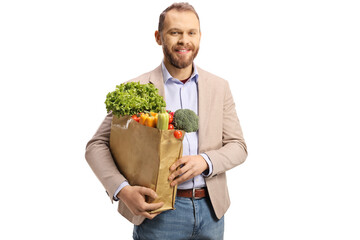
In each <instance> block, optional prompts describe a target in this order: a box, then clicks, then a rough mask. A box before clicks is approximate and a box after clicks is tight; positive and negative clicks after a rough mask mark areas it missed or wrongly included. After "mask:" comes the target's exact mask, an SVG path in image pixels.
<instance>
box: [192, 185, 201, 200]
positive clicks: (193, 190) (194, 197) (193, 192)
mask: <svg viewBox="0 0 360 240" xmlns="http://www.w3.org/2000/svg"><path fill="white" fill-rule="evenodd" d="M196 189H198V188H193V189H192V199H195V200H196V199H200V197H196V196H195V191H196Z"/></svg>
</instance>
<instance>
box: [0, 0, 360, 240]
mask: <svg viewBox="0 0 360 240" xmlns="http://www.w3.org/2000/svg"><path fill="white" fill-rule="evenodd" d="M235 2H236V5H235ZM171 3H172V2H171V1H144V0H142V1H126V2H125V1H80V0H71V1H70V0H63V1H39V0H37V1H16V0H14V1H1V3H0V35H1V37H0V79H1V87H0V104H1V112H2V114H1V115H2V117H1V124H0V136H1V138H0V146H1V151H0V154H1V156H0V160H1V162H0V185H1V186H0V193H1V200H0V201H1V204H0V218H1V222H2V224H1V231H0V238H1V239H131V235H132V225H131V224H130V223H128V222H127V221H126V220H125V219H123V218H122V217H121V216H120V215H119V214H118V213H117V212H116V204H114V205H112V204H111V203H110V201H109V199H108V197H107V195H106V194H105V190H104V189H103V187H102V185H101V184H100V182H99V181H98V180H97V179H96V177H95V175H94V174H93V173H92V171H91V169H90V167H89V166H88V165H87V163H86V161H85V158H84V152H85V145H86V143H87V141H88V140H89V139H90V138H91V137H92V135H93V134H94V133H95V131H96V129H97V127H98V126H99V124H100V123H101V121H102V120H103V118H104V117H105V114H106V110H105V105H104V101H105V96H106V94H107V93H108V92H110V91H113V89H114V88H115V85H117V84H119V83H121V82H123V81H125V80H128V79H130V78H133V77H136V76H138V75H140V74H142V73H144V72H147V71H150V70H152V69H153V68H155V67H156V66H158V65H159V64H160V62H161V60H162V50H161V47H160V46H158V45H157V44H156V43H155V40H154V31H155V30H156V28H157V24H158V16H159V14H160V13H161V11H162V10H164V9H165V8H166V7H167V6H168V5H170V4H171ZM190 3H191V4H193V6H194V7H195V8H196V10H197V11H198V14H199V16H200V20H201V29H202V40H201V47H200V52H199V55H198V57H197V59H196V63H197V64H198V65H199V66H201V67H202V68H204V69H206V70H208V71H210V72H212V73H214V74H216V75H219V76H221V77H223V78H225V79H227V80H228V81H229V82H230V86H231V88H232V93H233V95H234V99H235V102H236V108H237V111H238V115H239V118H240V122H241V125H242V127H243V131H244V136H245V139H246V142H247V144H248V151H249V157H248V159H247V161H246V162H245V163H244V164H243V165H241V166H239V167H237V168H235V169H233V170H230V171H229V172H228V185H229V189H230V195H231V200H232V205H231V207H230V209H229V211H228V213H227V214H226V219H225V222H226V223H225V225H226V227H225V239H244V240H258V239H259V240H260V239H277V240H280V239H284V240H285V239H286V240H288V239H347V240H350V239H360V230H359V226H360V206H359V203H360V174H359V172H360V164H359V161H360V153H359V144H360V141H359V135H360V127H359V124H360V116H359V103H360V97H359V95H360V94H359V90H360V89H359V86H358V85H357V83H358V82H359V80H360V73H359V66H360V57H359V56H360V47H359V46H360V44H359V43H360V31H359V29H360V26H359V25H360V24H359V23H360V14H359V12H360V8H359V6H358V4H357V1H349V0H342V1H336V0H334V1H325V0H324V1H321V0H311V1H310V0H302V1H285V0H283V1H280V0H276V1H264V0H253V1H224V0H223V1H221V3H220V1H215V2H213V1H202V2H200V1H192V2H190ZM5 236H6V237H5Z"/></svg>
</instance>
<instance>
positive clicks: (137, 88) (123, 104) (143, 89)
mask: <svg viewBox="0 0 360 240" xmlns="http://www.w3.org/2000/svg"><path fill="white" fill-rule="evenodd" d="M105 105H106V110H107V111H108V112H110V111H112V113H113V114H114V115H115V116H117V117H120V116H126V115H130V116H131V115H134V114H137V113H140V112H144V111H149V112H159V111H160V110H161V107H166V103H165V101H164V98H163V97H162V96H160V95H159V93H158V89H157V88H155V87H154V85H153V84H151V83H148V84H140V83H139V82H128V83H122V84H120V85H117V86H116V89H115V91H113V92H109V93H108V94H107V95H106V100H105Z"/></svg>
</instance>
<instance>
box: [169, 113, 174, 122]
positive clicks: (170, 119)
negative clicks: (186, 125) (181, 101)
mask: <svg viewBox="0 0 360 240" xmlns="http://www.w3.org/2000/svg"><path fill="white" fill-rule="evenodd" d="M173 120H174V116H173V115H171V114H169V123H172V122H173Z"/></svg>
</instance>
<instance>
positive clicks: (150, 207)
mask: <svg viewBox="0 0 360 240" xmlns="http://www.w3.org/2000/svg"><path fill="white" fill-rule="evenodd" d="M162 206H164V203H163V202H158V203H145V207H144V210H145V211H148V212H150V211H154V210H157V209H159V208H161V207H162Z"/></svg>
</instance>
